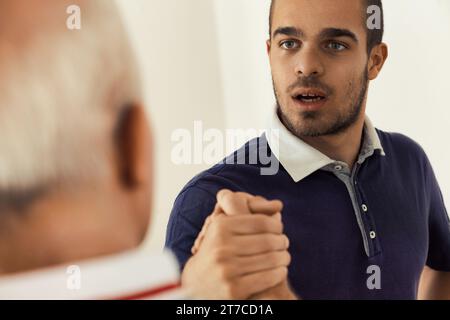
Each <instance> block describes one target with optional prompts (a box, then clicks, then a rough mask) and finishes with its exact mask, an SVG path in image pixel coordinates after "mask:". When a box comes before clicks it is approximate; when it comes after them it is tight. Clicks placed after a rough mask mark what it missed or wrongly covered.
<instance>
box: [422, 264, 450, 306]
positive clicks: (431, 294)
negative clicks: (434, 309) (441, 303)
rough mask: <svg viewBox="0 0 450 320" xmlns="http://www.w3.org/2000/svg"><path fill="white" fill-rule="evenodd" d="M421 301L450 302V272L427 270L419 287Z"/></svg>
mask: <svg viewBox="0 0 450 320" xmlns="http://www.w3.org/2000/svg"><path fill="white" fill-rule="evenodd" d="M418 299H419V300H450V272H439V271H435V270H432V269H430V268H425V269H424V271H423V274H422V278H421V281H420V286H419V294H418Z"/></svg>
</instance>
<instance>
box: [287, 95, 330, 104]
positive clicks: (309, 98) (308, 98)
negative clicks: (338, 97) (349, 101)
mask: <svg viewBox="0 0 450 320" xmlns="http://www.w3.org/2000/svg"><path fill="white" fill-rule="evenodd" d="M294 99H295V100H298V101H300V102H302V103H313V102H319V101H322V100H325V99H326V97H325V96H324V95H320V94H298V95H296V96H294Z"/></svg>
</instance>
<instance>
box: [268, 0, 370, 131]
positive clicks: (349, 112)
mask: <svg viewBox="0 0 450 320" xmlns="http://www.w3.org/2000/svg"><path fill="white" fill-rule="evenodd" d="M364 3H365V1H361V0H276V4H275V7H274V11H273V20H272V34H271V40H269V42H268V45H269V55H270V63H271V67H272V78H273V82H274V89H275V95H276V98H277V102H278V108H279V110H278V111H279V113H280V115H281V118H282V120H283V122H284V124H285V125H286V126H287V127H288V129H290V130H291V131H292V132H293V133H294V134H296V135H297V136H298V137H316V136H324V135H331V134H337V133H339V132H342V131H344V130H345V129H347V128H348V127H350V126H351V125H352V124H354V123H355V121H356V120H358V119H359V118H360V116H361V113H362V111H363V110H364V109H365V107H364V106H365V96H366V91H367V85H368V73H367V62H368V56H367V32H366V26H365V16H364V15H363V14H364V12H365V11H366V8H363V5H364Z"/></svg>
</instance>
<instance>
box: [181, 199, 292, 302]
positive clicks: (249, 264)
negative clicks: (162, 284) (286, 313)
mask: <svg viewBox="0 0 450 320" xmlns="http://www.w3.org/2000/svg"><path fill="white" fill-rule="evenodd" d="M281 209H282V203H281V202H280V201H267V200H266V199H264V198H262V197H254V196H251V195H249V194H246V193H233V192H231V191H229V190H222V191H221V192H219V193H218V195H217V205H216V207H215V210H214V212H213V213H212V214H211V216H210V217H208V219H207V220H206V221H205V224H204V226H203V229H202V231H201V232H200V234H199V236H198V238H197V240H196V242H195V244H194V246H193V248H192V253H193V256H192V257H191V259H190V260H189V261H188V262H187V264H186V266H185V269H184V271H183V274H182V283H183V286H184V287H185V288H187V289H188V291H190V294H191V295H192V296H193V297H197V298H202V299H237V300H243V299H294V298H296V297H295V295H294V294H293V293H292V291H291V290H290V289H289V286H288V283H287V267H288V266H289V263H290V261H291V257H290V255H289V253H288V251H287V249H288V247H289V240H288V239H287V237H286V236H285V235H284V234H283V224H282V222H281Z"/></svg>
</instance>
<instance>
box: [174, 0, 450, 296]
mask: <svg viewBox="0 0 450 320" xmlns="http://www.w3.org/2000/svg"><path fill="white" fill-rule="evenodd" d="M370 6H376V8H377V9H378V10H381V13H382V3H381V1H380V0H378V1H376V0H314V1H311V0H276V1H273V2H272V7H271V15H270V39H269V40H268V42H267V51H268V55H269V59H270V64H271V68H272V78H273V84H274V90H275V95H276V98H277V107H276V110H275V111H274V113H273V118H272V121H271V125H270V127H269V128H268V130H267V133H266V134H265V135H263V136H262V137H260V138H258V139H255V140H252V141H250V142H249V143H248V144H247V145H246V146H244V147H243V148H242V149H240V150H238V151H237V152H236V153H235V155H236V157H237V158H239V159H244V160H247V161H244V162H245V164H242V161H241V162H239V163H240V164H229V163H233V161H232V160H233V157H234V156H235V155H232V156H230V157H229V158H227V159H226V161H225V162H224V163H221V164H218V165H216V166H215V167H213V168H212V169H210V170H207V171H206V172H204V173H202V174H200V175H199V176H197V177H196V178H194V179H193V180H192V181H191V182H189V184H188V185H187V186H186V187H185V188H184V189H183V190H182V192H181V193H180V195H179V196H178V198H177V200H176V202H175V205H174V208H173V212H172V215H171V219H170V221H169V226H168V230H167V241H166V245H167V247H169V248H171V249H172V250H173V251H174V252H175V253H176V255H177V258H178V260H179V262H180V263H181V264H182V265H185V268H184V271H183V282H184V283H189V284H195V283H198V282H199V281H197V280H198V279H199V274H198V273H197V272H196V270H199V269H200V267H201V266H203V268H205V270H206V269H208V270H214V269H219V270H225V271H228V270H230V269H232V267H237V268H239V266H242V264H240V263H238V262H236V261H237V260H238V259H239V258H242V256H245V257H246V258H247V259H248V260H249V259H253V260H252V261H253V262H255V261H261V260H262V258H261V257H262V256H261V255H262V254H267V251H266V252H261V251H255V252H251V253H249V252H243V251H244V249H243V247H245V246H246V244H245V242H241V246H230V245H228V243H230V242H231V243H233V242H234V241H236V240H235V238H236V233H237V232H236V231H235V230H234V232H229V230H230V225H233V226H235V225H236V224H237V223H238V222H239V221H238V222H236V221H234V220H233V219H236V216H235V215H236V212H235V211H236V210H235V209H234V210H228V212H227V210H223V208H221V209H219V210H218V209H217V208H216V209H214V208H215V206H216V198H215V195H216V193H217V192H218V191H220V190H221V189H224V188H226V189H230V190H233V191H239V192H241V193H238V194H232V193H230V192H227V197H228V200H229V201H230V199H234V200H233V201H238V202H239V201H240V202H239V203H240V208H241V211H245V212H243V213H247V214H248V213H249V212H252V213H255V210H252V209H251V208H250V206H248V205H246V203H247V202H248V200H245V197H248V196H249V195H248V194H245V193H249V194H256V195H261V196H264V197H265V198H269V199H279V200H281V201H282V203H283V205H284V210H283V213H282V220H283V224H284V234H285V235H286V236H287V237H288V238H289V242H290V247H289V252H290V255H291V257H292V262H291V263H290V266H289V276H288V280H289V284H290V286H289V284H288V283H287V281H286V280H285V279H284V280H282V281H277V285H276V286H274V287H269V286H266V287H265V288H264V289H262V290H260V291H259V292H257V291H256V289H255V290H253V291H248V290H247V291H246V292H245V294H244V293H242V291H241V287H239V286H237V285H236V283H239V282H240V278H241V277H242V275H241V274H239V273H237V272H234V273H233V272H222V273H220V275H219V276H215V274H214V273H213V272H211V273H210V274H209V277H204V276H203V277H202V282H201V284H202V286H206V285H210V286H211V287H214V286H215V287H218V286H219V284H220V286H222V287H226V288H229V289H230V288H231V289H230V290H228V291H226V295H225V296H222V297H224V298H235V297H239V298H242V297H243V296H244V297H245V298H252V297H255V295H256V296H258V295H259V297H269V298H292V297H293V296H295V295H297V296H298V297H300V298H305V299H415V298H417V293H418V286H419V280H420V279H421V274H422V272H423V271H424V268H425V267H426V266H427V267H428V268H425V270H426V274H425V277H423V281H422V283H421V285H422V286H421V287H422V289H423V290H422V293H423V295H421V297H423V298H450V224H449V218H448V215H447V212H446V208H445V206H444V202H443V198H442V195H441V191H440V189H439V186H438V183H437V180H436V177H435V175H434V173H433V170H432V167H431V164H430V162H429V161H428V159H427V156H426V154H425V153H424V151H423V150H422V148H421V147H420V146H419V145H418V144H416V143H415V142H414V141H412V140H411V139H409V138H407V137H405V136H403V135H401V134H395V133H387V132H383V131H381V130H378V129H375V128H374V126H373V125H372V123H371V121H370V120H369V119H368V118H367V116H366V102H367V93H368V87H369V83H370V81H372V80H375V79H376V78H377V76H378V75H379V73H380V72H381V70H382V67H383V65H384V63H385V61H386V59H387V57H388V48H387V46H386V44H384V43H383V42H382V37H383V21H382V20H381V21H378V22H379V26H380V27H379V28H378V29H377V28H375V29H369V28H368V26H367V20H368V14H367V12H368V10H367V9H368V8H369V7H370ZM372 8H373V7H372ZM381 18H382V15H381ZM400 107H401V106H400ZM266 154H268V155H270V156H271V159H272V162H274V161H275V162H278V164H279V170H277V171H276V172H273V174H267V171H264V170H263V169H264V168H265V167H266V165H267V163H265V162H264V161H262V160H261V157H260V156H261V155H266ZM256 157H259V161H258V163H256V164H254V162H251V161H249V159H255V158H256ZM230 158H232V159H231V161H230ZM235 162H236V161H235ZM272 167H273V166H272ZM219 206H220V202H219ZM217 211H220V212H222V213H226V214H230V212H231V211H234V215H231V216H229V215H223V214H222V215H220V214H217ZM259 211H261V208H259ZM269 211H270V210H269ZM211 212H214V213H215V214H213V216H212V218H210V219H209V220H208V221H207V223H206V225H205V227H204V228H203V231H202V233H201V234H200V237H199V239H198V241H197V242H196V243H195V246H194V250H193V252H194V253H195V254H194V255H193V256H191V252H190V249H191V247H192V245H193V243H194V241H195V239H196V238H197V236H198V234H199V232H200V230H201V229H202V226H203V224H204V221H205V219H206V217H207V216H208V215H209V214H210V213H211ZM271 214H273V212H272V213H271ZM242 216H244V215H242ZM241 219H242V217H241ZM224 221H228V225H227V226H225V227H224V224H225V223H224ZM235 228H237V227H236V226H235ZM246 231H247V232H246V233H245V235H247V237H255V236H257V234H258V233H257V232H256V231H254V230H253V233H252V232H250V231H248V230H246ZM278 231H279V230H278ZM280 234H283V231H282V232H281V233H280ZM240 235H241V236H242V233H241V234H240ZM218 237H219V238H220V239H221V241H213V240H215V239H216V238H218ZM205 244H206V245H205ZM211 244H215V246H212V245H211ZM282 250H284V248H278V250H276V249H275V248H274V249H273V252H272V253H271V255H270V262H271V263H270V265H265V266H263V267H261V266H260V268H259V269H258V268H257V265H254V264H252V269H250V270H251V271H248V270H247V271H246V272H245V273H244V274H245V276H247V277H248V276H249V275H252V274H254V275H257V274H258V273H259V272H261V270H264V271H265V272H268V271H270V270H276V268H277V267H279V266H280V265H285V263H286V261H284V260H283V259H284V258H283V257H281V256H279V257H277V256H276V255H275V254H274V252H277V251H282ZM212 254H214V257H215V259H212V260H211V259H210V258H208V257H210V256H211V255H212ZM266 258H267V257H266ZM260 289H261V288H260ZM197 292H202V288H201V287H199V286H198V287H197ZM214 297H217V296H214Z"/></svg>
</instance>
